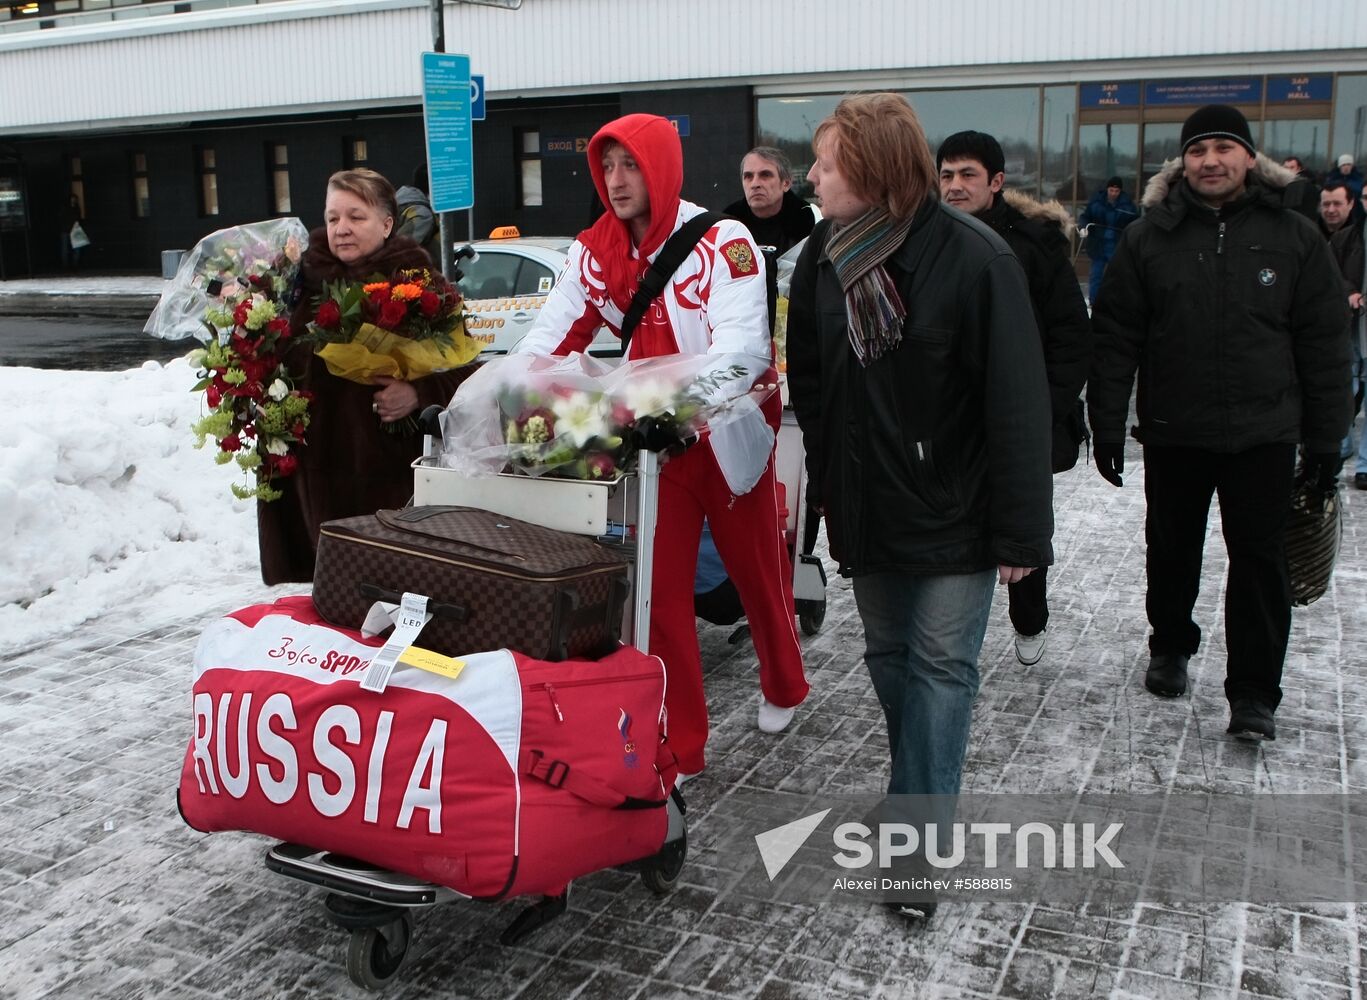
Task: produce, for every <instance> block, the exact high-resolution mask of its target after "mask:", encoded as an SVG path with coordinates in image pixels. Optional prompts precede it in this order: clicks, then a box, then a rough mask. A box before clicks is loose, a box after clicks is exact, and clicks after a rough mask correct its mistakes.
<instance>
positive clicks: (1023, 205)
mask: <svg viewBox="0 0 1367 1000" xmlns="http://www.w3.org/2000/svg"><path fill="white" fill-rule="evenodd" d="M1001 196H1002V200H1003V201H1004V202H1006V203H1007V204H1008V205H1010V206H1011V207H1012V208H1014V209H1015V210H1016V211H1017V212H1019V213H1020V214H1021V215H1023V216H1025V217H1026V218H1027V219H1029V220H1030V221H1031V222H1038V223H1040V224H1041V225H1048V224H1051V223H1052V224H1054V225H1056V226H1058V227H1059V229H1060V230H1062V232H1063V235H1064V236H1067V237H1068V238H1069V239H1072V236H1073V232H1074V230H1076V229H1077V224H1076V223H1075V222H1074V221H1073V216H1072V215H1071V214H1070V213H1069V211H1068V209H1066V208H1064V207H1063V205H1061V204H1060V203H1059V202H1058V201H1056V200H1055V199H1053V198H1050V199H1049V200H1048V201H1037V200H1036V199H1034V198H1032V197H1030V196H1029V195H1028V194H1026V193H1025V192H1024V191H1018V190H1016V189H1015V188H1002V190H1001Z"/></svg>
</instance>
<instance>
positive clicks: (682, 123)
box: [665, 115, 688, 139]
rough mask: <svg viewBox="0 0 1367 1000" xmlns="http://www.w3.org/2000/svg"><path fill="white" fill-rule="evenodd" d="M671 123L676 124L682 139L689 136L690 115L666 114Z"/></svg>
mask: <svg viewBox="0 0 1367 1000" xmlns="http://www.w3.org/2000/svg"><path fill="white" fill-rule="evenodd" d="M665 117H666V118H668V119H669V123H670V124H671V125H673V126H674V128H675V130H676V131H677V132H678V133H679V138H680V139H687V138H688V115H665Z"/></svg>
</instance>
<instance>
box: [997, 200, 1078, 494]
mask: <svg viewBox="0 0 1367 1000" xmlns="http://www.w3.org/2000/svg"><path fill="white" fill-rule="evenodd" d="M979 218H981V219H982V221H983V222H986V223H987V224H988V225H989V226H991V227H992V228H993V230H995V231H996V233H997V235H999V236H1000V237H1001V238H1002V239H1004V240H1006V245H1007V246H1009V247H1010V248H1011V252H1012V253H1014V254H1015V255H1016V258H1017V259H1018V260H1019V261H1020V262H1021V267H1022V268H1024V269H1025V280H1026V283H1027V284H1028V285H1029V286H1030V304H1031V305H1032V306H1034V309H1035V326H1036V327H1037V328H1038V329H1039V335H1040V343H1041V345H1042V346H1043V347H1044V372H1045V374H1046V375H1047V376H1048V378H1049V409H1050V412H1051V414H1052V418H1053V436H1054V443H1053V466H1054V471H1055V472H1062V471H1064V470H1066V469H1071V468H1072V467H1073V466H1074V465H1076V464H1077V455H1078V446H1079V444H1081V442H1082V434H1083V428H1082V426H1081V408H1080V405H1079V403H1078V397H1079V395H1081V393H1082V386H1083V384H1084V383H1086V381H1087V368H1088V366H1089V365H1090V364H1091V360H1092V322H1091V320H1090V319H1089V318H1088V315H1087V300H1086V299H1084V298H1083V297H1082V286H1081V285H1080V284H1079V283H1078V280H1077V274H1076V273H1075V272H1074V271H1073V263H1072V255H1071V251H1072V245H1071V243H1070V242H1069V240H1068V235H1067V234H1068V233H1069V232H1071V231H1072V230H1073V228H1074V224H1073V218H1072V216H1071V215H1069V214H1068V210H1067V209H1065V208H1064V207H1063V206H1062V205H1060V204H1059V203H1058V202H1056V201H1046V202H1040V201H1036V200H1035V199H1033V198H1031V197H1030V196H1029V195H1026V194H1024V193H1022V192H1020V191H1016V190H1014V189H1010V188H1008V189H1005V190H1003V191H1002V192H1001V194H1000V195H999V196H998V197H997V198H996V199H994V200H993V203H992V206H991V207H990V208H988V210H987V211H986V212H984V213H982V215H981V216H979Z"/></svg>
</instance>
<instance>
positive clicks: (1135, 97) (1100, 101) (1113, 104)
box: [1078, 83, 1139, 108]
mask: <svg viewBox="0 0 1367 1000" xmlns="http://www.w3.org/2000/svg"><path fill="white" fill-rule="evenodd" d="M1078 107H1081V108H1137V107H1139V84H1137V83H1084V84H1083V85H1082V87H1081V89H1080V92H1079V93H1078Z"/></svg>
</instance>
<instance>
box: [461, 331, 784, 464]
mask: <svg viewBox="0 0 1367 1000" xmlns="http://www.w3.org/2000/svg"><path fill="white" fill-rule="evenodd" d="M748 371H749V369H748V367H747V366H746V365H745V364H743V363H739V362H736V363H732V362H730V361H728V359H727V358H726V356H718V355H670V356H667V357H659V358H646V359H642V360H638V361H628V362H625V363H623V364H620V365H618V366H617V367H612V366H610V365H608V364H606V363H604V362H602V361H599V360H597V359H594V358H592V357H588V356H586V355H583V354H571V355H569V356H567V357H553V358H548V357H540V356H534V355H525V354H514V355H510V356H508V357H505V358H496V359H494V360H492V361H489V362H487V363H486V364H485V365H484V366H483V367H482V368H481V369H480V370H479V371H478V372H476V373H475V374H474V375H472V376H471V377H470V378H469V379H467V380H466V381H465V382H464V383H463V384H462V385H461V387H460V389H459V390H458V391H457V393H456V396H455V398H454V399H453V400H452V401H451V404H450V406H448V407H447V410H446V413H445V414H444V416H443V434H442V438H443V450H442V459H441V462H442V465H444V466H446V467H448V468H454V469H456V470H458V471H460V472H462V473H464V474H467V475H481V474H486V475H487V474H493V473H498V472H514V473H520V474H524V475H531V476H543V475H545V476H557V477H561V478H567V479H587V480H612V479H615V478H617V477H618V476H619V475H620V474H622V473H623V472H624V471H626V469H627V467H628V465H629V464H630V460H631V458H632V457H633V456H634V455H635V453H636V450H637V449H638V448H641V447H643V446H644V447H649V448H652V449H655V450H662V451H668V450H672V449H674V448H678V447H683V446H685V445H686V444H687V443H689V442H690V441H691V440H693V439H696V438H698V437H700V436H701V435H703V434H704V433H706V432H707V431H708V430H710V429H714V428H716V427H718V426H720V425H722V424H725V423H726V422H728V421H730V420H733V419H735V418H736V417H737V416H738V415H739V414H742V413H743V414H747V415H748V414H750V413H752V412H753V411H754V410H755V407H756V404H757V403H758V402H759V401H760V400H762V398H763V396H764V394H765V393H766V392H767V391H772V389H773V388H774V386H768V387H763V386H762V387H760V388H759V390H758V391H756V390H754V389H752V386H751V385H750V382H751V381H752V380H751V378H750V377H749V374H748ZM769 443H770V444H772V437H771V438H770V442H769Z"/></svg>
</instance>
